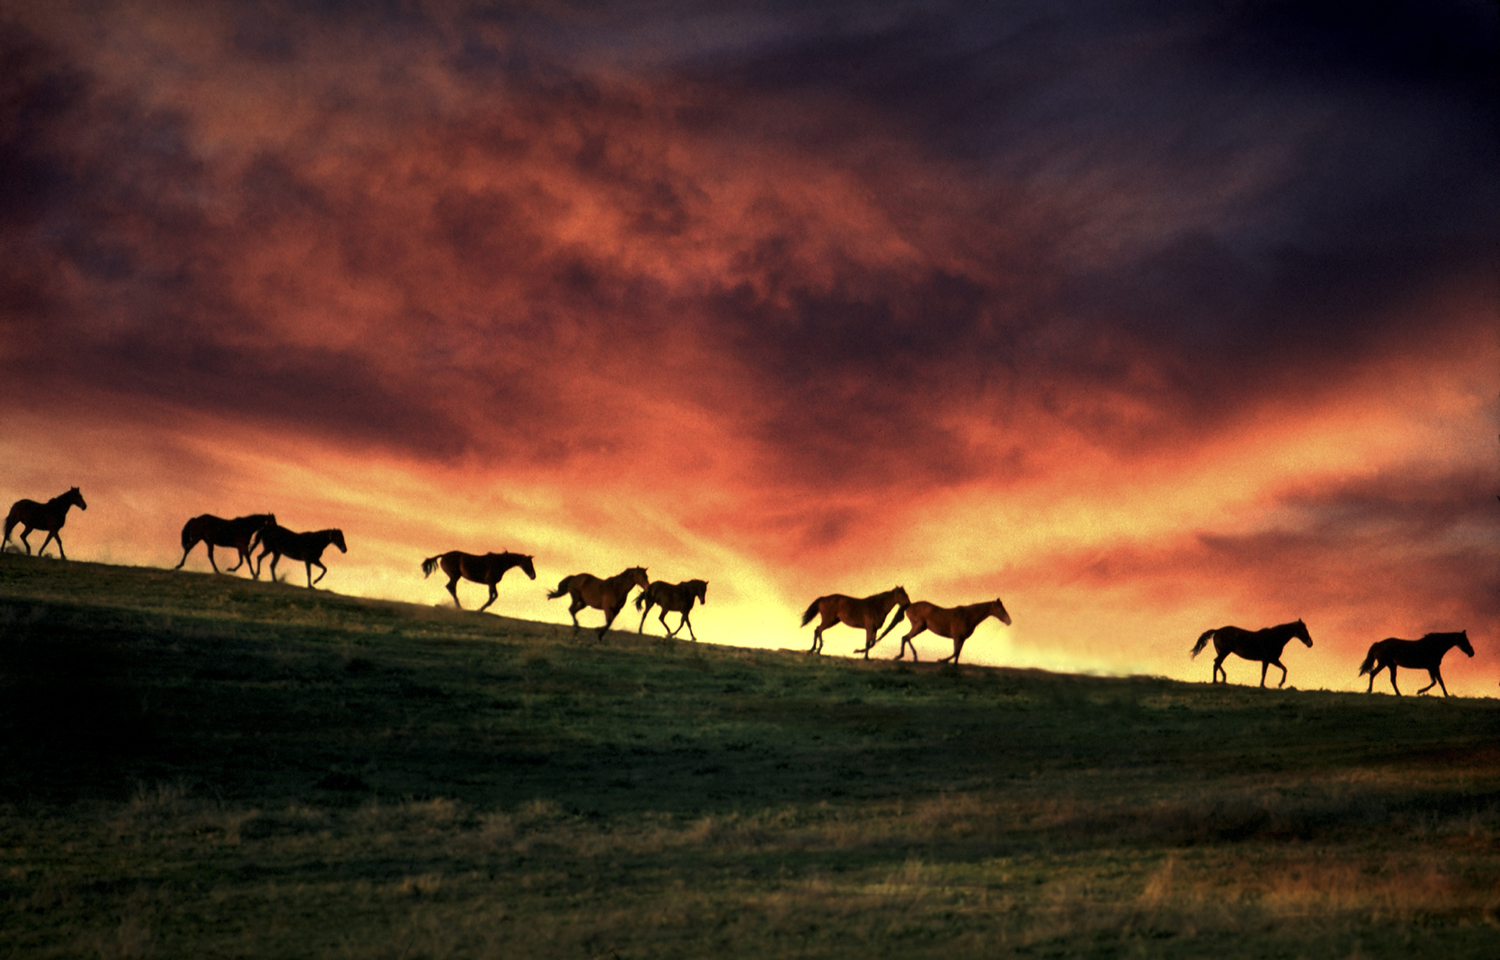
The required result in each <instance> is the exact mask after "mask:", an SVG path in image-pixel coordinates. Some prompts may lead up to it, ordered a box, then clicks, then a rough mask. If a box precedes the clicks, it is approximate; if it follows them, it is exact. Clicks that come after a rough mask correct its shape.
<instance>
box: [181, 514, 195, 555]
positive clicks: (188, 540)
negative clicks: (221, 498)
mask: <svg viewBox="0 0 1500 960" xmlns="http://www.w3.org/2000/svg"><path fill="white" fill-rule="evenodd" d="M197 519H198V518H197V517H194V518H193V519H192V520H189V521H188V522H187V523H184V524H183V525H182V549H184V550H187V549H188V548H190V547H191V546H192V545H193V520H197Z"/></svg>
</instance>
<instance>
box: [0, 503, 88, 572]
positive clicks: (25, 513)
mask: <svg viewBox="0 0 1500 960" xmlns="http://www.w3.org/2000/svg"><path fill="white" fill-rule="evenodd" d="M69 507H77V508H78V509H80V510H87V509H88V508H89V505H88V504H86V503H84V502H83V494H81V493H79V492H78V488H77V487H74V488H73V489H71V490H69V491H68V492H67V493H60V494H58V495H57V496H55V497H53V498H52V499H51V500H48V501H47V502H46V503H37V502H36V501H35V500H17V501H16V502H15V503H13V504H11V507H10V513H9V514H7V515H6V517H5V538H4V539H0V548H3V546H4V544H6V543H9V542H10V532H11V531H12V530H14V529H15V526H16V524H18V523H19V524H20V525H21V526H22V528H23V529H22V530H21V544H22V545H23V546H24V547H26V552H27V553H28V554H30V553H31V542H30V541H29V540H27V539H26V538H27V537H29V536H31V531H33V530H45V531H47V539H45V540H43V541H42V545H41V546H40V547H37V548H36V552H37V556H41V554H42V551H43V550H45V549H47V544H49V543H51V542H52V541H53V540H56V541H57V555H58V556H59V557H62V558H63V559H64V560H66V559H68V555H67V554H66V553H63V545H62V537H61V536H60V535H59V533H58V531H60V530H62V526H63V524H64V523H66V522H67V520H68V508H69Z"/></svg>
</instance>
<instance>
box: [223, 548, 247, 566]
mask: <svg viewBox="0 0 1500 960" xmlns="http://www.w3.org/2000/svg"><path fill="white" fill-rule="evenodd" d="M234 549H235V550H236V551H237V552H238V553H239V555H240V562H239V563H237V564H235V565H234V566H232V567H225V568H224V572H225V573H234V572H235V571H236V570H238V569H239V568H240V567H243V566H244V565H245V551H243V550H240V548H239V546H238V545H236V546H235V548H234Z"/></svg>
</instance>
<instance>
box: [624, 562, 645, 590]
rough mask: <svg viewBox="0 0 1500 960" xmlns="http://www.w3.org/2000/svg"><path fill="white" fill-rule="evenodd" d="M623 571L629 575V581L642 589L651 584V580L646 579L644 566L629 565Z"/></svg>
mask: <svg viewBox="0 0 1500 960" xmlns="http://www.w3.org/2000/svg"><path fill="white" fill-rule="evenodd" d="M625 572H626V573H627V574H628V575H629V577H630V582H631V583H633V584H635V585H636V586H638V587H640V588H641V589H642V590H645V589H647V588H648V587H650V586H651V581H650V580H647V579H646V568H645V567H631V568H630V569H629V570H626V571H625Z"/></svg>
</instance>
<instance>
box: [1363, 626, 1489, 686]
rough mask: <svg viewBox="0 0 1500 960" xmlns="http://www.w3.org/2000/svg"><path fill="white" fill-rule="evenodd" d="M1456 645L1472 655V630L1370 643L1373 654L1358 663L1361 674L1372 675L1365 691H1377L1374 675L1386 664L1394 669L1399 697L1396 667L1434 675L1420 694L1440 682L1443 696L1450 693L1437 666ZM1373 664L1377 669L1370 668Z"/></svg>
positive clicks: (1394, 682) (1392, 680)
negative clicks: (1414, 638) (1418, 670)
mask: <svg viewBox="0 0 1500 960" xmlns="http://www.w3.org/2000/svg"><path fill="white" fill-rule="evenodd" d="M1454 647H1457V648H1458V649H1460V650H1462V651H1463V652H1464V653H1467V654H1468V655H1469V656H1471V657H1472V656H1474V648H1473V647H1471V646H1469V631H1467V630H1460V631H1458V632H1457V633H1429V634H1427V635H1426V636H1425V637H1423V638H1422V639H1420V640H1398V639H1396V638H1395V637H1388V638H1387V639H1385V640H1380V641H1378V642H1376V643H1372V644H1370V653H1369V655H1368V656H1366V657H1365V662H1364V663H1362V664H1360V666H1359V675H1360V676H1364V675H1365V674H1367V673H1368V674H1369V675H1370V685H1369V686H1368V687H1367V688H1365V693H1373V692H1374V691H1375V676H1376V674H1378V673H1380V671H1382V670H1384V669H1386V668H1387V667H1389V668H1390V670H1391V689H1392V690H1394V691H1396V696H1398V697H1399V696H1401V688H1400V687H1398V686H1396V668H1397V667H1410V668H1412V669H1413V670H1416V669H1422V670H1426V671H1427V675H1428V676H1430V677H1431V678H1432V683H1429V684H1428V685H1427V686H1425V687H1423V688H1422V689H1420V690H1418V691H1417V695H1418V696H1420V695H1422V694H1424V693H1426V692H1427V691H1428V690H1431V689H1432V688H1433V685H1434V684H1435V685H1437V686H1440V687H1442V688H1443V696H1445V697H1446V696H1447V695H1448V685H1447V684H1446V683H1444V682H1443V675H1442V673H1441V672H1439V670H1438V668H1439V667H1440V666H1442V663H1443V655H1444V654H1446V653H1447V652H1448V651H1449V650H1451V649H1453V648H1454ZM1371 667H1374V669H1373V670H1372V669H1370V668H1371Z"/></svg>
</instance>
